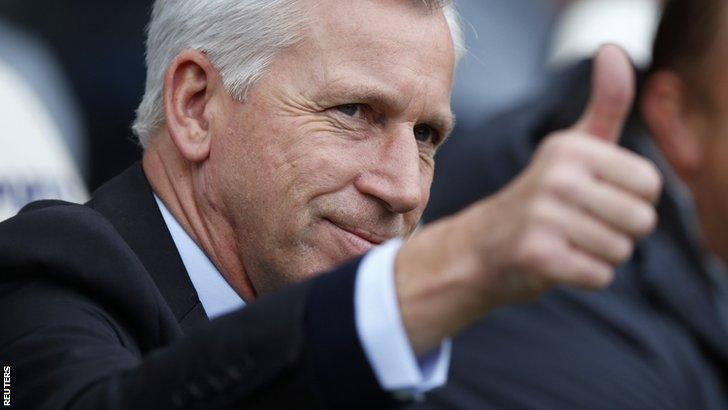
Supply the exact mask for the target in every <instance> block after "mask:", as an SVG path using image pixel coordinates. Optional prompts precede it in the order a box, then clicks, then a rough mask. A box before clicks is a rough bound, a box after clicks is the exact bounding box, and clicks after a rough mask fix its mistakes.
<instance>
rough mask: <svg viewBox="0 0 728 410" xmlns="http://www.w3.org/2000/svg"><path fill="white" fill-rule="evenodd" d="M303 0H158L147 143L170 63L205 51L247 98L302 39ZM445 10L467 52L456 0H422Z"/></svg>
mask: <svg viewBox="0 0 728 410" xmlns="http://www.w3.org/2000/svg"><path fill="white" fill-rule="evenodd" d="M301 3H302V1H301V0H156V1H155V2H154V7H153V9H152V19H151V22H150V23H149V26H148V29H147V30H148V33H147V54H146V63H147V81H146V89H145V92H144V98H143V99H142V102H141V104H139V108H138V109H137V112H136V119H135V121H134V125H133V126H132V129H133V131H134V133H135V134H136V135H137V137H138V138H139V142H140V144H141V145H142V146H146V145H147V143H148V141H149V138H150V137H151V135H152V134H153V133H154V132H156V131H157V130H158V129H159V128H160V127H161V126H162V125H163V124H164V120H165V115H164V104H163V99H162V90H163V86H164V76H165V73H166V71H167V68H168V67H169V64H170V63H171V62H172V60H174V58H175V57H176V56H177V55H178V54H179V53H180V52H182V51H183V50H186V49H193V50H198V51H201V52H204V53H206V54H207V56H208V57H209V58H210V61H211V63H212V64H213V65H214V66H215V67H216V68H217V69H218V70H219V72H220V75H221V76H222V81H223V84H224V86H225V89H226V90H227V91H228V92H229V93H230V95H231V96H232V97H233V98H235V99H236V100H239V101H242V100H243V99H244V98H245V95H246V93H247V91H248V90H249V89H250V88H251V87H252V86H253V85H254V84H255V82H256V81H257V80H258V79H260V77H261V76H262V75H263V74H265V71H266V69H267V68H268V66H269V65H270V63H271V62H272V61H273V59H274V58H275V57H276V55H277V54H278V53H279V52H280V51H281V50H283V49H285V48H287V47H291V46H293V45H295V44H297V43H298V42H299V41H300V40H302V36H303V33H302V32H303V30H302V29H301V27H303V26H304V25H305V24H303V23H305V22H306V13H305V10H304V9H303V7H302V5H301ZM420 3H422V4H423V5H425V6H428V7H431V8H442V10H443V13H444V14H445V18H446V19H447V22H448V25H449V27H450V32H451V34H452V38H453V42H454V46H455V52H456V59H457V60H459V59H460V57H461V56H462V55H463V54H464V52H465V46H464V40H463V35H462V31H461V28H460V22H459V19H458V15H457V11H456V10H455V6H454V5H453V3H452V1H447V0H420Z"/></svg>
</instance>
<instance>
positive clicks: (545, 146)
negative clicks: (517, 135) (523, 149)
mask: <svg viewBox="0 0 728 410" xmlns="http://www.w3.org/2000/svg"><path fill="white" fill-rule="evenodd" d="M575 146H576V143H575V141H574V138H573V136H572V135H570V134H569V133H568V132H566V131H557V132H555V133H553V134H551V135H550V136H549V137H548V138H546V139H545V140H544V142H543V143H542V144H541V150H542V151H543V153H544V154H546V155H547V156H549V157H551V158H562V157H564V156H567V155H570V154H571V153H573V151H574V149H575Z"/></svg>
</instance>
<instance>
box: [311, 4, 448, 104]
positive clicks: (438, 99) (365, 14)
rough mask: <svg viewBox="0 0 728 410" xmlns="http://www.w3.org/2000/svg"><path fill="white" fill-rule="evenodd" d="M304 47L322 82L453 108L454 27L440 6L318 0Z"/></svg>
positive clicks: (401, 99)
mask: <svg viewBox="0 0 728 410" xmlns="http://www.w3.org/2000/svg"><path fill="white" fill-rule="evenodd" d="M309 18H310V22H309V28H308V30H307V31H308V33H307V35H306V36H305V37H306V40H305V41H304V43H305V44H304V45H302V47H303V48H304V49H305V50H306V52H305V56H304V59H308V60H310V61H311V63H312V66H313V67H314V68H313V70H314V72H315V73H316V74H317V76H318V78H317V79H316V80H317V81H316V82H317V83H319V84H320V85H322V86H327V87H333V86H337V87H338V86H342V87H343V86H346V85H347V84H351V86H352V87H357V88H359V89H361V88H376V89H378V90H387V91H388V93H387V94H388V95H389V96H390V97H393V98H390V99H396V98H397V97H398V98H399V100H400V101H399V104H400V105H402V104H407V103H410V102H411V101H412V100H413V99H414V100H418V101H420V102H423V103H427V104H431V105H434V106H436V107H435V109H438V110H445V109H446V108H447V109H449V103H450V102H449V98H450V91H451V88H452V78H453V71H454V65H455V50H454V45H453V40H452V37H451V35H450V28H449V26H448V24H447V21H446V19H445V16H444V14H443V12H442V11H441V10H440V9H434V10H433V9H430V8H428V7H425V6H423V5H422V4H421V3H419V2H416V1H412V0H401V1H396V0H394V1H393V0H361V1H356V2H348V1H347V2H344V1H340V0H324V1H320V2H317V3H316V5H315V6H314V7H313V8H312V10H311V15H310V16H309Z"/></svg>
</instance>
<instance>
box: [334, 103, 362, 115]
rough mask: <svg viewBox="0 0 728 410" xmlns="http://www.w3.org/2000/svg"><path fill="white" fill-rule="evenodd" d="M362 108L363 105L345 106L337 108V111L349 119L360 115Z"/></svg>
mask: <svg viewBox="0 0 728 410" xmlns="http://www.w3.org/2000/svg"><path fill="white" fill-rule="evenodd" d="M361 108H362V106H361V104H344V105H340V106H338V107H336V110H338V111H339V112H341V113H343V114H345V115H348V116H349V117H356V116H357V114H359V113H360V111H361Z"/></svg>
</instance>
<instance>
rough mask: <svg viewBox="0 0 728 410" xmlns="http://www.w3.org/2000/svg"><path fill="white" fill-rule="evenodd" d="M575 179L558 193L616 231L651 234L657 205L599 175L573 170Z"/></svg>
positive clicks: (637, 235)
mask: <svg viewBox="0 0 728 410" xmlns="http://www.w3.org/2000/svg"><path fill="white" fill-rule="evenodd" d="M572 178H574V183H573V184H572V185H573V187H572V188H570V189H566V190H562V192H559V195H560V196H561V197H562V198H563V199H564V200H566V201H568V202H569V203H571V204H573V205H574V206H576V207H578V208H580V209H582V210H583V211H584V212H586V213H588V214H590V215H593V216H594V217H596V218H598V219H599V220H601V221H602V222H603V223H604V224H606V225H607V226H609V227H611V228H612V229H614V230H616V231H617V233H620V234H622V235H626V236H629V237H631V238H634V239H639V238H642V237H644V236H646V235H648V234H649V233H650V232H652V230H653V229H654V227H655V225H656V224H657V212H656V211H655V208H654V207H653V206H652V205H651V204H650V203H649V202H647V201H645V200H644V199H643V198H639V197H637V196H635V195H633V194H631V193H630V192H627V191H624V190H621V189H618V188H616V187H614V186H613V185H610V184H608V183H605V182H602V181H600V180H598V179H594V178H589V177H587V176H584V177H583V179H582V177H580V174H579V173H573V177H572Z"/></svg>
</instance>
